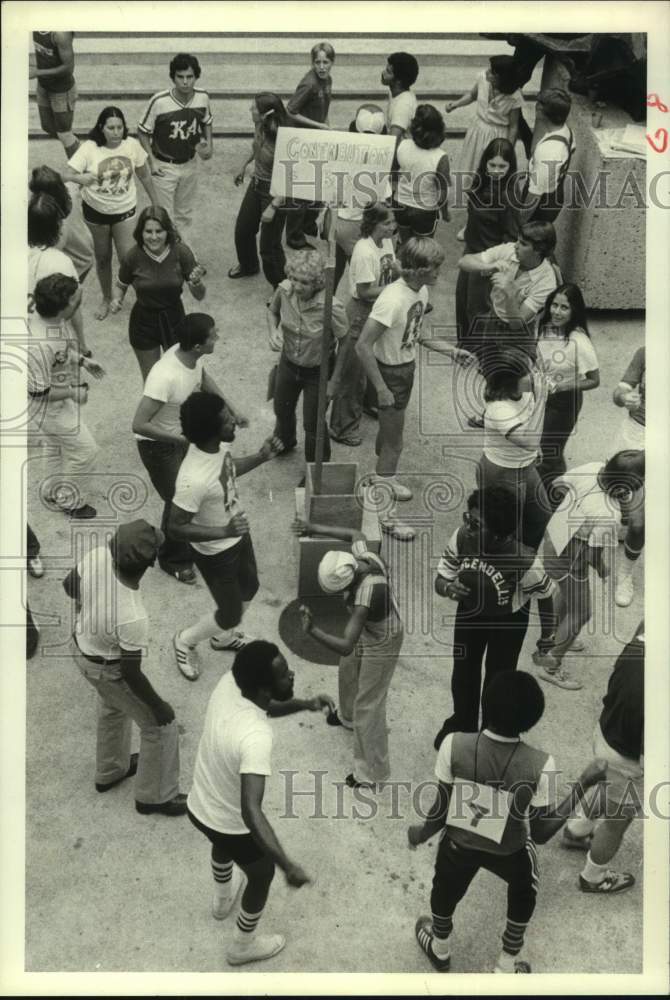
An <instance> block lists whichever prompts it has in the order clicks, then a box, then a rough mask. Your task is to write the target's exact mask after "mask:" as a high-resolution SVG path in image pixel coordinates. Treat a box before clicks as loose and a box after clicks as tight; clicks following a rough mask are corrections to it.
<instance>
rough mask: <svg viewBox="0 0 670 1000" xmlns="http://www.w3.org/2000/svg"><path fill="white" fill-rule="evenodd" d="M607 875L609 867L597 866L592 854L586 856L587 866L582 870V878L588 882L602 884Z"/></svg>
mask: <svg viewBox="0 0 670 1000" xmlns="http://www.w3.org/2000/svg"><path fill="white" fill-rule="evenodd" d="M606 874H607V865H597V864H596V863H595V861H593V859H592V858H591V852H590V851H589V853H588V854H587V855H586V864H585V865H584V867H583V869H582V878H584V879H586V881H587V882H595V883H596V884H597V883H599V882H602V880H603V879H604V878H605V875H606Z"/></svg>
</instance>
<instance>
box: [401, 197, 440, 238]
mask: <svg viewBox="0 0 670 1000" xmlns="http://www.w3.org/2000/svg"><path fill="white" fill-rule="evenodd" d="M393 211H394V213H395V221H396V222H397V223H398V225H399V226H402V227H403V228H405V229H410V230H411V232H412V235H413V236H434V234H435V230H436V229H437V221H438V219H439V218H440V213H439V211H438V209H436V208H435V209H425V208H410V206H409V205H394V206H393Z"/></svg>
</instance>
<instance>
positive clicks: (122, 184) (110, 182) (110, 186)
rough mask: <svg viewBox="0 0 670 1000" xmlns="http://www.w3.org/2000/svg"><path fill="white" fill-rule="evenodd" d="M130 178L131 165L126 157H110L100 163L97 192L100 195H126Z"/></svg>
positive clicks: (131, 174) (131, 172)
mask: <svg viewBox="0 0 670 1000" xmlns="http://www.w3.org/2000/svg"><path fill="white" fill-rule="evenodd" d="M132 176H133V165H132V163H131V162H130V160H129V159H128V157H127V156H111V157H109V158H108V159H106V160H101V161H100V165H99V166H98V185H97V190H98V191H100V192H101V193H102V194H111V195H124V194H127V193H128V190H129V188H130V180H131V178H132Z"/></svg>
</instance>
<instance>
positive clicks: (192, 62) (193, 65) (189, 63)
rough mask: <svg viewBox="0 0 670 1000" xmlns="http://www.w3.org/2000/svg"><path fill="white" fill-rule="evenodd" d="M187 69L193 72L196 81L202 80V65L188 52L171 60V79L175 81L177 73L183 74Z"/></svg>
mask: <svg viewBox="0 0 670 1000" xmlns="http://www.w3.org/2000/svg"><path fill="white" fill-rule="evenodd" d="M187 69H192V70H193V75H194V76H195V78H196V80H198V79H199V78H200V72H201V70H200V63H199V62H198V60H197V59H196V57H195V56H191V55H189V54H188V53H187V52H180V53H179V55H177V56H175V57H174V58H173V59H171V60H170V79H171V80H174V78H175V76H176V75H177V73H183V72H185V70H187Z"/></svg>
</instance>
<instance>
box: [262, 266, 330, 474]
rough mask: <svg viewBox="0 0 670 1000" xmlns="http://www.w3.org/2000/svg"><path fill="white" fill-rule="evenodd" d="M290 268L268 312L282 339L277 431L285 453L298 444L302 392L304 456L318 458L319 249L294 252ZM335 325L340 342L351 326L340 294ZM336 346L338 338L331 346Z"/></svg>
mask: <svg viewBox="0 0 670 1000" xmlns="http://www.w3.org/2000/svg"><path fill="white" fill-rule="evenodd" d="M286 271H287V274H288V278H287V280H286V281H282V282H281V284H280V285H279V286H278V287H277V290H276V291H275V294H274V295H273V296H272V298H271V299H270V302H269V303H268V312H267V318H268V324H269V332H270V338H271V340H272V339H273V338H276V337H277V334H278V333H279V332H281V336H282V338H283V348H282V352H281V356H280V358H279V365H278V368H277V379H276V383H275V390H274V410H275V417H276V424H275V430H274V435H275V438H276V439H277V440H278V441H279V442H281V446H282V448H283V450H284V451H290V450H291V449H292V448H295V446H296V419H295V411H296V406H297V405H298V400H299V398H300V395H301V393H302V397H303V402H302V414H303V426H304V428H305V460H306V461H307V462H313V461H314V456H315V452H316V428H317V417H318V402H319V367H320V363H321V340H322V337H323V303H324V296H325V292H324V285H325V280H326V279H325V266H324V262H323V259H322V258H321V256H320V255H319V254H318V253H317V251H316V250H305V251H303V252H302V253H299V254H295V255H294V257H293V259H292V260H291V261H290V262H289V264H288V265H287V268H286ZM331 323H332V332H333V336H334V337H335V338H336V339H337V340H341V339H342V338H343V337H344V336H345V335H346V333H347V330H348V325H349V324H348V322H347V318H346V315H345V312H344V306H343V305H342V303H341V302H340V301H339V299H336V298H333V306H332V314H331ZM332 347H334V341H333V344H332V345H331V350H332ZM331 361H332V359H331ZM331 369H332V363H331ZM323 460H324V461H325V462H328V461H330V439H329V436H328V429H327V428H326V427H324V444H323Z"/></svg>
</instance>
